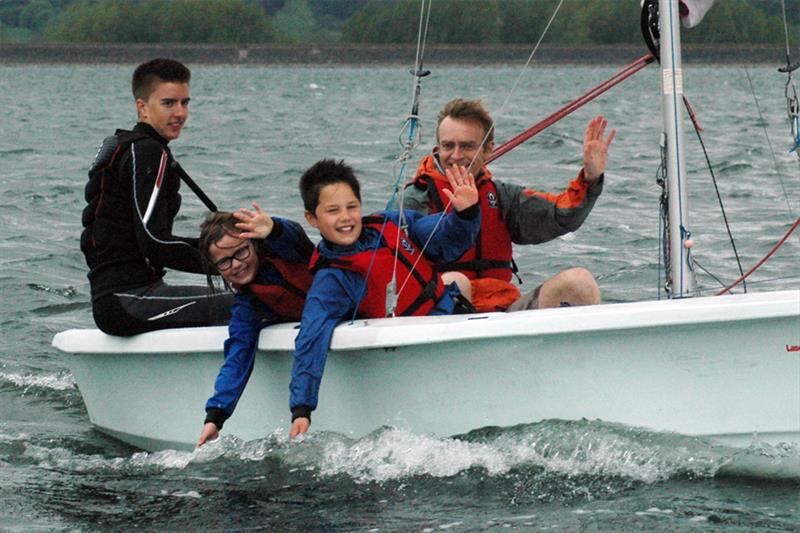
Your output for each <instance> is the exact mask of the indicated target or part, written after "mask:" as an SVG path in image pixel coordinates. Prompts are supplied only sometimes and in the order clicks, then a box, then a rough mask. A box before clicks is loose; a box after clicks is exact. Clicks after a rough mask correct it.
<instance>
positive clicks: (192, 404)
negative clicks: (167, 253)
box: [53, 0, 800, 450]
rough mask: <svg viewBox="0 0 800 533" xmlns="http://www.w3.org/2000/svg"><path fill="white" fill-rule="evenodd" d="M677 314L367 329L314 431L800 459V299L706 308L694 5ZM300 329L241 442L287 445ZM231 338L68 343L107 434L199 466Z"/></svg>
mask: <svg viewBox="0 0 800 533" xmlns="http://www.w3.org/2000/svg"><path fill="white" fill-rule="evenodd" d="M659 12H660V13H661V16H660V64H661V66H660V68H661V80H662V107H663V116H664V134H663V139H664V141H663V144H664V147H665V150H664V151H665V154H666V155H665V161H666V164H665V167H666V176H667V180H666V189H667V191H668V198H669V201H668V212H669V221H668V227H669V230H670V231H669V246H668V250H669V253H668V256H669V259H670V261H669V265H668V266H669V270H668V274H667V278H668V280H669V289H670V297H669V298H668V299H662V300H652V301H641V302H629V303H613V304H602V305H595V306H586V307H567V308H557V309H543V310H534V311H521V312H515V313H475V314H468V315H455V316H438V317H408V318H406V317H403V318H384V319H371V320H354V321H352V322H348V323H343V324H341V325H340V326H339V327H338V328H337V329H336V331H335V333H334V335H333V339H332V342H331V347H330V352H329V356H328V360H327V364H326V369H325V376H324V378H323V381H322V386H321V390H320V398H321V402H320V406H319V408H318V409H317V410H316V411H315V412H314V425H313V430H314V431H335V432H337V433H340V434H345V435H349V436H352V437H360V436H363V435H366V434H368V433H370V432H372V431H374V430H376V429H378V428H381V427H383V426H395V427H400V428H403V429H407V430H409V431H412V432H415V433H419V434H431V435H438V436H442V437H448V436H454V435H459V434H464V433H467V432H469V431H472V430H475V429H478V428H483V427H486V426H500V427H505V426H513V425H516V424H526V423H532V422H536V421H540V420H548V419H566V420H575V419H592V420H593V419H600V420H603V421H606V422H614V423H620V424H625V425H629V426H636V427H642V428H647V429H649V430H652V431H664V432H674V433H680V434H684V435H690V436H699V437H704V438H707V439H709V440H711V441H714V442H719V443H723V444H725V445H730V446H735V447H747V446H749V445H750V444H751V443H752V442H753V440H754V439H758V440H759V441H760V442H763V443H770V444H778V443H800V289H792V290H782V291H777V292H762V293H745V294H725V295H721V296H703V297H698V296H695V295H694V293H695V280H694V273H693V270H692V267H693V264H692V257H691V246H690V245H691V242H690V237H689V236H688V235H687V234H686V232H683V231H681V228H687V227H689V221H688V217H689V214H688V213H687V211H686V208H685V206H686V205H687V183H686V174H687V173H686V169H685V163H684V158H683V146H684V140H683V123H682V120H683V119H682V110H681V105H682V93H683V86H682V70H681V69H682V66H681V48H680V27H679V22H678V21H679V15H678V2H677V1H676V0H675V1H671V0H660V3H659ZM296 328H297V324H279V325H275V326H271V327H268V328H266V329H264V330H263V331H262V332H261V336H260V339H259V353H258V355H257V360H256V363H255V367H254V370H253V373H252V375H251V377H250V381H249V383H248V386H247V388H246V390H245V392H244V395H243V396H242V398H241V400H240V402H239V404H238V406H237V408H236V412H235V413H234V415H233V417H232V418H231V419H229V420H228V422H227V423H226V425H225V429H224V430H223V432H224V433H225V434H229V435H236V436H237V437H239V438H241V439H244V440H252V439H259V438H263V437H265V436H267V435H270V434H272V433H274V432H276V431H287V430H288V427H289V424H290V422H289V409H288V392H287V384H288V381H289V376H290V370H291V366H292V353H293V349H294V338H295V336H296V333H297V329H296ZM226 338H227V329H226V328H225V327H207V328H185V329H174V330H162V331H156V332H151V333H145V334H141V335H137V336H134V337H130V338H120V337H112V336H108V335H105V334H104V333H102V332H100V331H99V330H68V331H63V332H60V333H58V334H57V335H56V336H55V337H54V339H53V346H54V347H55V348H56V349H58V350H59V351H61V352H63V354H64V359H65V361H66V364H67V365H68V366H69V368H70V370H71V372H72V373H73V375H74V376H75V380H76V382H77V386H78V388H79V390H80V392H81V395H82V396H83V400H84V402H85V404H86V408H87V411H88V414H89V418H90V420H91V423H92V424H93V425H94V426H95V427H96V428H97V429H98V430H100V431H102V432H104V433H107V434H109V435H111V436H113V437H116V438H118V439H120V440H122V441H124V442H126V443H129V444H131V445H133V446H136V447H139V448H142V449H145V450H161V449H186V450H188V449H192V448H193V447H194V444H195V442H196V440H197V436H198V434H199V431H200V429H201V422H202V406H203V405H204V404H205V401H206V399H207V398H208V396H209V395H210V393H211V391H210V387H211V384H212V383H213V382H214V378H215V376H216V374H217V372H218V370H219V366H220V364H221V362H222V360H223V342H224V341H225V339H226Z"/></svg>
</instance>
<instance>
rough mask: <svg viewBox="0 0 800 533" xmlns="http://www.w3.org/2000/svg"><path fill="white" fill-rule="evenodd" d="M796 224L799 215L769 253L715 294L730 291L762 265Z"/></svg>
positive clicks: (787, 236) (781, 244) (799, 220)
mask: <svg viewBox="0 0 800 533" xmlns="http://www.w3.org/2000/svg"><path fill="white" fill-rule="evenodd" d="M798 225H800V217H798V219H797V220H795V221H794V224H792V227H791V228H789V231H787V232H786V235H784V236H783V238H781V240H780V241H778V244H776V245H775V246H773V248H772V250H770V251H769V253H767V255H765V256H764V257H763V258H762V259H761V261H759V262H758V263H756V265H755V266H754V267H753V268H751V269H750V270H748V271H747V273H745V274H743V275H742V276H741V277H740V278H739V279H737V280H736V281H734V282H733V283H731V284H730V285H728V286H727V287H725V288H724V289H722V290H721V291H719V292H718V293H717V294H716V296H720V295H721V294H725V293H726V292H731V289H732V288H734V287H735V286H737V285H738V284H739V283H741V282H742V281H744V280H745V279H746V278H747V277H749V276H750V274H752V273H753V272H755V271H756V270H757V269H758V268H759V267H760V266H761V265H763V264H764V263H765V262H766V261H767V259H769V258H770V257H772V254H774V253H775V252H776V251H778V248H780V247H781V246H783V243H784V242H786V239H788V238H789V235H791V234H792V232H793V231H794V230H795V229H797V226H798Z"/></svg>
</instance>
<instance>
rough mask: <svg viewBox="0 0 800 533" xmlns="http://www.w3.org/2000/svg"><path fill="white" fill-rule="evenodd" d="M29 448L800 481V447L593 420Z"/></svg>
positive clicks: (204, 460) (543, 478)
mask: <svg viewBox="0 0 800 533" xmlns="http://www.w3.org/2000/svg"><path fill="white" fill-rule="evenodd" d="M26 456H27V457H28V458H29V459H31V458H32V459H34V460H35V461H37V462H38V463H39V465H40V466H41V467H44V468H48V469H58V470H67V471H76V472H86V471H91V472H94V473H102V474H108V473H111V472H115V471H116V472H119V471H124V472H126V473H134V472H135V473H136V474H137V475H140V474H144V473H154V472H165V471H167V472H168V471H174V470H188V471H189V472H191V473H192V474H193V475H196V476H200V477H205V475H206V473H208V474H209V475H210V476H211V478H213V479H220V478H219V472H220V471H226V472H228V474H226V475H230V474H231V472H232V471H233V472H238V473H237V474H235V477H238V478H240V479H241V476H244V477H249V476H250V475H251V474H254V473H256V472H258V473H260V474H261V475H262V477H263V475H267V476H276V477H277V478H279V479H291V478H297V477H301V478H305V479H307V480H308V479H313V480H315V481H316V482H322V483H327V482H333V483H336V482H338V481H342V480H343V481H346V482H347V483H352V484H355V485H364V484H375V483H377V484H379V485H384V484H387V483H389V484H398V483H399V484H404V483H412V484H417V483H426V482H432V483H440V482H447V483H449V482H455V481H457V480H461V481H462V482H465V481H467V480H470V481H480V482H481V483H490V484H495V483H496V484H500V485H508V484H511V486H513V487H516V488H517V489H518V488H520V487H525V492H526V493H530V492H531V491H533V492H534V493H536V494H537V497H538V498H547V499H550V498H556V499H560V498H564V497H568V498H571V497H575V496H578V495H584V496H591V495H592V494H595V493H596V492H598V491H600V492H604V493H608V492H611V493H614V492H617V491H619V490H623V489H625V488H629V487H631V486H633V485H639V484H654V483H658V482H661V481H665V480H668V479H684V480H692V479H710V478H713V477H716V476H727V477H730V476H733V477H755V478H761V479H766V480H775V481H785V480H795V481H800V473H798V472H800V468H798V466H797V465H799V464H800V449H799V448H798V447H797V446H796V445H788V444H787V445H784V446H777V447H773V446H769V445H761V444H758V443H757V442H756V443H754V444H753V445H752V446H751V447H750V448H749V449H746V450H741V449H735V448H728V447H725V446H721V445H717V444H714V443H710V442H709V441H707V440H705V439H701V438H695V437H687V436H682V435H675V434H668V433H656V432H650V431H647V430H643V429H640V428H632V427H628V426H623V425H619V424H610V423H605V422H601V421H588V420H580V421H564V420H548V421H543V422H539V423H536V424H526V425H520V426H515V427H509V428H494V427H490V428H483V429H480V430H476V431H473V432H470V433H468V434H466V435H460V436H457V437H453V438H437V437H433V436H426V435H418V434H414V433H411V432H409V431H407V430H404V429H398V428H393V427H384V428H381V429H379V430H377V431H375V432H373V433H371V434H370V435H367V436H365V437H363V438H361V439H350V438H348V437H346V436H344V435H341V434H338V433H331V432H319V433H313V434H310V435H309V436H306V437H305V438H302V439H299V440H297V441H290V440H289V439H288V436H287V434H286V433H285V431H284V430H279V431H276V432H274V433H273V434H271V435H269V436H268V437H266V438H263V439H258V440H253V441H248V442H245V441H242V440H241V439H238V438H236V437H231V436H224V437H222V438H221V439H219V440H217V441H214V442H211V443H209V444H207V445H206V446H204V447H203V448H201V449H199V450H195V451H192V452H183V451H176V450H164V451H159V452H152V453H151V452H137V453H133V454H132V455H130V456H128V457H112V458H108V457H103V456H100V455H82V454H76V453H73V452H71V451H70V450H68V449H65V448H47V447H43V446H34V445H30V444H28V445H27V448H26ZM265 470H266V472H265ZM309 476H310V477H309ZM255 477H258V476H255ZM426 480H427V481H426ZM554 487H559V489H558V490H556V489H555V488H554ZM514 490H516V489H514Z"/></svg>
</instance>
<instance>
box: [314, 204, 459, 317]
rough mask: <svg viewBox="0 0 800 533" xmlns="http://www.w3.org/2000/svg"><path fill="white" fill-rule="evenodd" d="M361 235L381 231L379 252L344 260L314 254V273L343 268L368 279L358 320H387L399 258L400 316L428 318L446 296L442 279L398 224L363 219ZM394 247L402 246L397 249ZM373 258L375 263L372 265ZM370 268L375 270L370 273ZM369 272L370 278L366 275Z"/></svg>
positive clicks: (357, 254)
mask: <svg viewBox="0 0 800 533" xmlns="http://www.w3.org/2000/svg"><path fill="white" fill-rule="evenodd" d="M362 224H363V229H362V232H363V231H364V230H365V229H367V228H371V229H374V230H375V231H381V226H383V236H382V238H381V242H380V246H378V249H377V250H374V249H370V250H365V251H363V252H357V253H354V254H352V255H349V256H343V257H335V258H331V257H325V256H323V255H322V254H320V252H319V247H317V249H316V250H314V255H313V256H312V257H311V270H312V272H316V271H317V270H319V269H321V268H325V267H334V268H341V269H343V270H350V271H353V272H357V273H359V274H361V275H362V276H363V277H365V278H366V281H367V287H366V291H365V293H364V295H363V297H362V298H361V302H360V303H359V305H358V313H359V316H361V317H363V318H384V317H385V316H386V287H387V285H388V284H389V283H390V282H391V280H392V272H393V271H394V270H395V253H396V255H397V265H396V268H397V274H396V280H397V290H398V291H400V290H401V288H402V291H401V292H400V294H398V298H397V308H396V309H395V315H397V316H423V315H427V314H428V313H429V312H430V311H431V309H433V307H434V306H435V305H436V303H437V302H438V301H439V300H440V299H441V298H442V296H443V295H444V290H445V289H444V284H443V283H442V277H441V275H439V274H438V273H437V272H436V270H435V269H434V268H433V265H432V264H431V263H430V261H428V260H427V259H426V258H425V257H424V256H422V255H421V253H422V252H421V250H419V249H418V248H417V247H416V246H415V245H414V243H412V242H411V239H409V238H408V236H407V235H406V232H405V231H403V230H402V229H400V228H399V227H398V226H397V224H395V223H394V222H392V221H391V220H388V219H385V218H384V217H383V216H379V215H373V216H368V217H364V218H363V219H362ZM395 243H397V244H399V246H398V247H397V248H395ZM373 256H374V262H373ZM370 264H372V268H371V269H370ZM368 272H369V275H367V273H368Z"/></svg>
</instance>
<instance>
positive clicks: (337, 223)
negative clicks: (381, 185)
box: [289, 159, 481, 437]
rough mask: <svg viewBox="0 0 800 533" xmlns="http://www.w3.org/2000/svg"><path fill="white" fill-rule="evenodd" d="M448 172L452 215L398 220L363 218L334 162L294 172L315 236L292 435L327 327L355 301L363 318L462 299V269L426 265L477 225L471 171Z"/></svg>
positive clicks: (318, 374) (309, 404)
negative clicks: (392, 291) (390, 293)
mask: <svg viewBox="0 0 800 533" xmlns="http://www.w3.org/2000/svg"><path fill="white" fill-rule="evenodd" d="M447 177H448V179H449V181H450V187H451V189H450V190H445V194H446V196H447V197H448V199H449V200H450V202H451V204H452V206H453V210H452V212H451V213H449V214H446V215H444V216H442V215H440V214H436V215H429V216H423V215H421V214H420V213H417V212H414V211H405V212H404V213H403V216H404V219H405V220H403V221H401V220H400V217H401V214H400V213H399V212H397V211H384V212H381V213H378V214H376V215H373V216H369V217H364V218H362V216H361V192H360V185H359V182H358V179H357V178H356V177H355V175H354V173H353V169H352V168H350V167H349V166H347V165H345V164H344V162H343V161H339V162H336V161H334V160H331V159H323V160H321V161H319V162H317V163H316V164H314V165H313V166H312V167H311V168H309V169H308V170H307V171H306V172H305V173H304V174H303V177H302V178H301V180H300V194H301V196H302V197H303V205H304V207H305V217H306V220H307V221H308V222H309V224H311V225H312V226H313V227H315V228H317V229H318V230H319V232H320V234H321V235H322V241H321V242H320V243H319V244H318V245H317V249H316V251H315V252H314V256H313V257H312V260H311V268H312V272H314V281H313V283H312V285H311V288H310V289H309V292H308V295H307V298H306V305H305V307H304V309H303V316H302V318H301V322H300V332H299V334H298V336H297V338H296V340H295V353H294V365H293V367H292V381H291V384H290V386H289V390H290V400H289V407H290V409H291V412H292V426H291V430H290V433H289V434H290V436H291V437H294V436H296V435H299V434H301V433H305V432H307V431H308V428H309V426H310V425H311V411H313V410H314V409H315V408H316V407H317V399H318V393H319V386H320V382H321V379H322V373H323V370H324V367H325V360H326V358H327V354H328V347H329V346H330V340H331V337H332V336H333V330H334V328H335V327H336V326H337V325H338V324H339V323H340V322H341V321H342V320H345V319H347V318H349V317H350V316H352V315H353V312H354V311H355V310H356V309H357V310H358V316H360V317H362V318H380V317H386V316H419V315H443V314H452V313H454V312H458V310H459V301H461V300H463V299H467V300H469V297H470V290H469V280H468V279H467V278H466V276H464V275H463V274H461V273H459V272H448V273H446V274H439V273H438V272H437V271H436V269H435V267H434V263H435V262H442V261H451V260H453V259H455V258H458V257H460V256H461V254H463V253H464V251H465V250H467V249H468V248H469V247H470V246H471V245H472V243H473V241H474V240H475V237H476V235H477V234H478V231H479V229H480V223H481V213H480V207H479V205H478V203H477V202H478V191H477V189H476V187H475V180H474V179H473V176H472V175H471V174H469V173H468V172H467V171H466V169H465V168H464V167H454V168H452V169H448V174H447ZM403 222H404V223H405V224H403ZM401 226H402V227H401ZM393 273H395V275H394V279H392V278H393ZM395 280H396V284H395V283H394V281H395ZM389 284H392V285H394V286H395V287H396V289H397V296H396V301H394V299H391V298H387V285H389Z"/></svg>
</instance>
